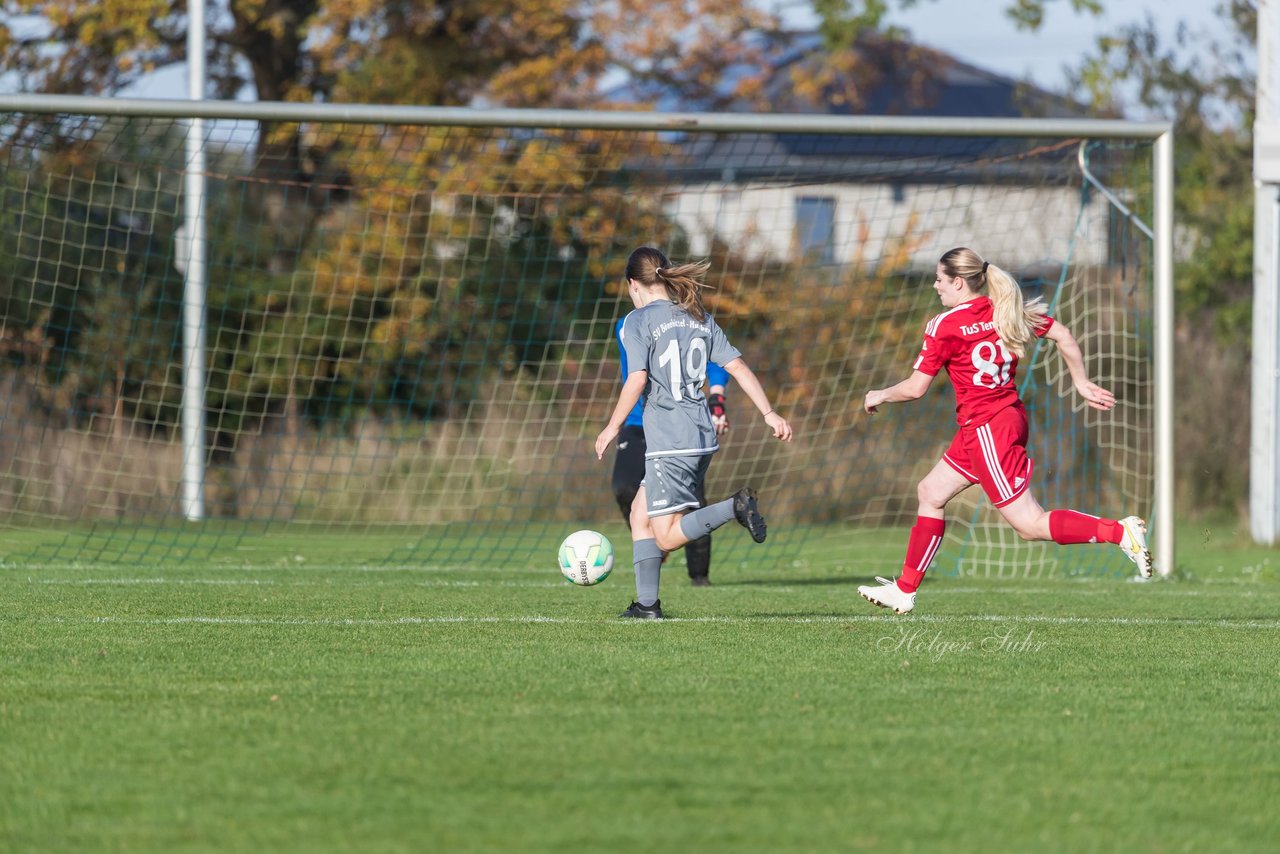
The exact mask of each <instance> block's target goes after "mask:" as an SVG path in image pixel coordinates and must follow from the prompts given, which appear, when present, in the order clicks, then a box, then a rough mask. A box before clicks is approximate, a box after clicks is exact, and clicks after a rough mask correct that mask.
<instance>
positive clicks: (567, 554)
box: [560, 531, 613, 587]
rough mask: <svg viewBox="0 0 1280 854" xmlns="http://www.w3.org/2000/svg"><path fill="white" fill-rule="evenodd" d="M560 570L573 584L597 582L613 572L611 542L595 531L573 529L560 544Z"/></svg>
mask: <svg viewBox="0 0 1280 854" xmlns="http://www.w3.org/2000/svg"><path fill="white" fill-rule="evenodd" d="M560 571H561V572H562V573H564V577H565V578H567V579H569V580H570V581H572V582H573V583H574V584H581V585H582V586H583V587H590V586H591V585H592V584H599V583H600V582H601V581H604V580H605V579H606V578H608V577H609V573H611V572H613V543H611V542H609V538H608V537H606V536H605V535H604V534H601V533H599V532H597V531H574V532H573V533H572V534H570V535H569V536H567V537H565V538H564V542H563V543H561V544H560Z"/></svg>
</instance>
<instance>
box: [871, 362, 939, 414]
mask: <svg viewBox="0 0 1280 854" xmlns="http://www.w3.org/2000/svg"><path fill="white" fill-rule="evenodd" d="M932 382H933V376H932V375H931V374H926V373H925V372H924V371H912V372H911V376H909V377H907V378H906V379H905V380H903V381H902V382H900V383H897V384H896V385H891V386H889V387H888V388H877V389H872V390H871V391H869V392H867V395H866V397H864V398H863V400H862V408H863V409H864V410H865V411H866V412H868V413H870V414H872V415H875V413H876V410H877V409H878V408H879V407H880V406H881V404H885V403H906V402H908V401H912V400H919V399H920V398H922V397H924V393H925V392H926V391H928V390H929V384H930V383H932Z"/></svg>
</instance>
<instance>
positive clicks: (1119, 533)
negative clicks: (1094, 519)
mask: <svg viewBox="0 0 1280 854" xmlns="http://www.w3.org/2000/svg"><path fill="white" fill-rule="evenodd" d="M1123 539H1124V526H1123V525H1121V524H1120V523H1119V522H1117V521H1116V520H1115V519H1099V520H1098V542H1100V543H1119V542H1120V541H1121V540H1123Z"/></svg>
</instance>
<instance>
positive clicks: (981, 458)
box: [942, 406, 1033, 507]
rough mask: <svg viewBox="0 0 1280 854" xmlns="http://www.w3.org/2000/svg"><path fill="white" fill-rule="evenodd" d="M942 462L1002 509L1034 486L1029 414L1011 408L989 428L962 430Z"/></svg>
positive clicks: (1018, 408)
mask: <svg viewBox="0 0 1280 854" xmlns="http://www.w3.org/2000/svg"><path fill="white" fill-rule="evenodd" d="M942 459H943V461H944V462H946V463H947V465H949V466H951V467H952V468H953V469H955V470H956V471H957V472H959V473H960V474H961V476H963V477H964V478H965V479H967V480H968V481H969V482H970V483H980V484H982V491H983V492H985V493H987V497H988V498H990V499H991V503H992V504H994V505H995V506H997V507H1003V506H1004V505H1006V504H1008V503H1009V502H1010V501H1013V500H1014V499H1015V498H1017V497H1018V496H1019V495H1021V494H1022V493H1024V492H1026V491H1027V487H1028V486H1029V485H1030V483H1031V470H1032V468H1033V465H1032V463H1031V457H1029V456H1027V411H1026V410H1025V409H1023V408H1022V407H1021V406H1009V407H1006V408H1005V409H1002V410H1000V411H999V412H998V413H996V416H995V417H994V418H992V419H991V420H990V421H988V422H987V423H986V424H979V425H977V426H967V425H966V426H964V427H961V428H960V429H959V430H958V431H957V432H956V437H955V438H954V439H952V440H951V447H949V448H947V450H946V452H945V453H944V454H943V455H942Z"/></svg>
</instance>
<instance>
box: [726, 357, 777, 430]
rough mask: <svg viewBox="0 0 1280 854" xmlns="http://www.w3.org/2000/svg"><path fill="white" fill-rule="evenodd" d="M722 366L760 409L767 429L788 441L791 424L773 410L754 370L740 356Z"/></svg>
mask: <svg viewBox="0 0 1280 854" xmlns="http://www.w3.org/2000/svg"><path fill="white" fill-rule="evenodd" d="M723 367H724V369H725V370H726V371H728V372H729V376H731V377H733V378H734V379H735V380H737V381H738V385H740V386H742V391H743V392H744V393H745V394H746V395H747V398H748V399H749V400H750V401H751V402H752V403H754V404H755V405H756V409H758V410H760V414H761V415H763V416H764V423H766V424H768V425H769V429H771V430H772V431H773V435H774V438H776V439H781V440H782V441H784V442H790V441H791V437H792V436H793V435H794V434H793V432H792V430H791V425H790V424H789V423H787V419H785V418H783V417H782V416H781V415H779V414H778V413H777V412H776V411H774V408H773V404H771V403H770V402H769V395H768V394H766V393H765V390H764V386H762V385H760V380H759V379H758V378H757V377H756V374H755V371H753V370H751V368H750V367H749V366H748V365H747V363H746V362H744V361H742V359H741V358H738V359H734V360H733V361H732V362H730V363H729V364H727V365H724V366H723Z"/></svg>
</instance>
